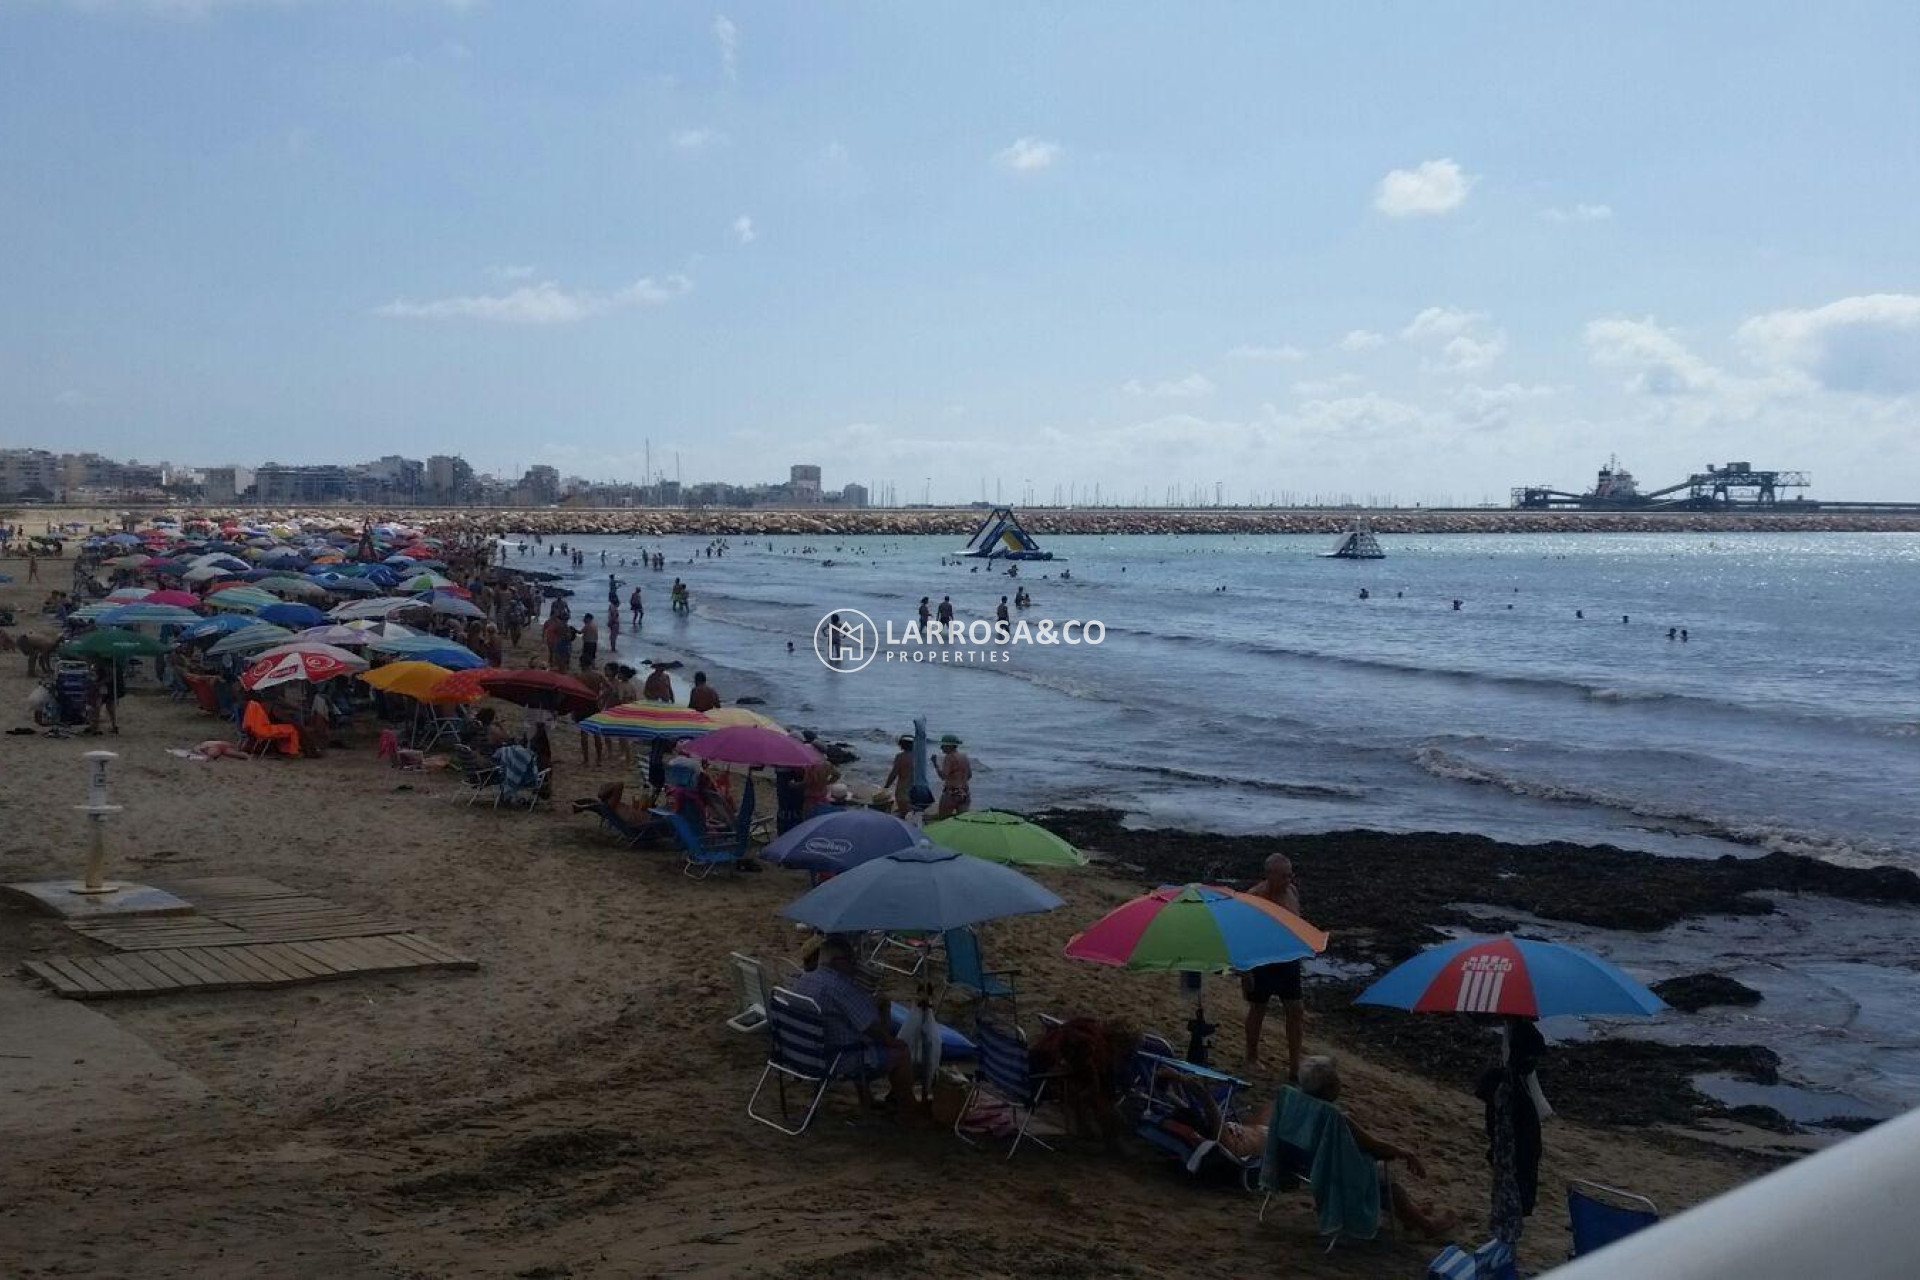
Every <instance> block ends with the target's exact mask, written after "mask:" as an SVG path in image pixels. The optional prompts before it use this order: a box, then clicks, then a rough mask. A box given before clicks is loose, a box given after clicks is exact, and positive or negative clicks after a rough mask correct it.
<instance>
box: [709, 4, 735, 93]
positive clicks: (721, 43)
mask: <svg viewBox="0 0 1920 1280" xmlns="http://www.w3.org/2000/svg"><path fill="white" fill-rule="evenodd" d="M713 43H714V45H715V47H717V48H718V49H719V50H720V73H721V74H722V75H724V76H726V78H727V79H729V80H738V79H739V78H740V66H739V62H738V58H739V53H740V28H739V27H737V26H735V25H734V21H733V19H732V18H729V17H728V16H727V15H726V14H724V13H719V14H715V15H714V18H713Z"/></svg>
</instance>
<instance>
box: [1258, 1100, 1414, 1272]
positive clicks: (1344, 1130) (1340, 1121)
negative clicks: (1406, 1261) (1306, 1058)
mask: <svg viewBox="0 0 1920 1280" xmlns="http://www.w3.org/2000/svg"><path fill="white" fill-rule="evenodd" d="M1289 1094H1292V1095H1295V1096H1296V1098H1298V1099H1300V1100H1304V1103H1305V1104H1306V1105H1309V1106H1312V1107H1318V1108H1325V1109H1327V1110H1330V1111H1333V1112H1334V1113H1335V1122H1334V1123H1330V1124H1327V1125H1325V1126H1324V1127H1323V1128H1321V1130H1320V1138H1319V1141H1318V1142H1317V1143H1316V1144H1315V1146H1314V1149H1313V1150H1306V1149H1304V1148H1301V1147H1296V1146H1294V1145H1292V1144H1291V1143H1286V1142H1280V1141H1277V1140H1276V1141H1275V1142H1273V1144H1272V1145H1274V1146H1276V1147H1278V1148H1279V1149H1280V1153H1281V1159H1280V1161H1279V1162H1278V1163H1277V1164H1276V1165H1274V1166H1272V1167H1269V1166H1268V1165H1267V1164H1266V1163H1265V1162H1262V1165H1261V1168H1260V1178H1259V1185H1260V1186H1261V1187H1262V1188H1264V1189H1265V1190H1266V1195H1265V1197H1264V1198H1262V1199H1261V1201H1260V1213H1259V1220H1260V1221H1261V1222H1265V1221H1266V1220H1267V1209H1268V1207H1269V1206H1270V1205H1272V1203H1273V1197H1274V1196H1275V1195H1276V1194H1278V1193H1280V1192H1282V1191H1287V1190H1292V1189H1294V1188H1296V1187H1300V1186H1305V1187H1307V1188H1308V1189H1309V1190H1311V1189H1312V1185H1313V1179H1312V1176H1311V1171H1312V1170H1313V1169H1314V1167H1315V1165H1316V1162H1317V1161H1319V1160H1320V1159H1321V1158H1322V1156H1323V1153H1325V1154H1328V1155H1338V1154H1340V1153H1337V1152H1332V1151H1330V1150H1329V1148H1328V1144H1330V1143H1338V1144H1342V1145H1343V1146H1344V1147H1346V1148H1348V1150H1347V1151H1346V1152H1345V1153H1344V1157H1345V1159H1347V1160H1350V1161H1355V1162H1357V1161H1361V1160H1366V1159H1368V1157H1367V1156H1366V1154H1365V1153H1364V1152H1362V1151H1361V1150H1360V1148H1359V1144H1358V1143H1357V1142H1355V1140H1354V1137H1353V1129H1352V1127H1351V1126H1350V1125H1348V1123H1347V1118H1346V1116H1345V1115H1343V1114H1340V1109H1339V1108H1338V1107H1336V1106H1334V1104H1333V1103H1331V1102H1325V1101H1323V1100H1321V1099H1319V1098H1314V1097H1312V1096H1310V1095H1308V1094H1305V1093H1302V1092H1301V1091H1300V1090H1299V1089H1298V1088H1297V1087H1296V1086H1294V1085H1282V1086H1281V1089H1280V1097H1279V1098H1278V1099H1277V1100H1276V1101H1275V1103H1274V1123H1275V1124H1278V1123H1280V1120H1281V1115H1282V1113H1283V1112H1284V1110H1285V1108H1286V1107H1287V1106H1288V1105H1289V1104H1288V1102H1287V1096H1288V1095H1289ZM1372 1163H1373V1165H1374V1168H1375V1170H1376V1172H1377V1174H1378V1176H1379V1181H1380V1204H1379V1210H1378V1214H1377V1216H1376V1217H1375V1218H1374V1219H1373V1220H1372V1221H1370V1222H1369V1223H1367V1224H1366V1229H1365V1230H1364V1231H1359V1232H1352V1233H1351V1234H1353V1235H1354V1236H1355V1238H1358V1239H1362V1240H1372V1239H1376V1238H1377V1237H1378V1236H1379V1234H1380V1226H1381V1225H1382V1224H1384V1225H1385V1226H1386V1228H1387V1232H1388V1234H1390V1235H1391V1234H1396V1233H1397V1232H1398V1230H1399V1221H1398V1219H1396V1218H1395V1217H1394V1215H1393V1166H1392V1165H1390V1164H1387V1163H1386V1162H1384V1161H1373V1162H1372ZM1324 1208H1325V1206H1323V1205H1322V1204H1321V1203H1320V1201H1319V1199H1318V1197H1317V1196H1316V1198H1315V1200H1314V1210H1315V1212H1316V1213H1318V1214H1319V1215H1320V1219H1321V1222H1320V1225H1319V1228H1318V1229H1319V1232H1320V1234H1321V1235H1322V1236H1324V1237H1326V1241H1327V1249H1326V1251H1327V1252H1328V1253H1332V1252H1333V1250H1334V1246H1336V1245H1338V1244H1339V1243H1340V1241H1341V1240H1342V1239H1344V1238H1346V1237H1347V1236H1348V1235H1349V1234H1350V1232H1349V1230H1348V1228H1349V1227H1350V1226H1351V1225H1352V1224H1351V1222H1350V1221H1349V1222H1348V1223H1347V1224H1346V1225H1345V1226H1342V1227H1339V1228H1330V1227H1327V1226H1326V1225H1325V1222H1326V1216H1327V1215H1326V1214H1325V1213H1324V1212H1323V1210H1324Z"/></svg>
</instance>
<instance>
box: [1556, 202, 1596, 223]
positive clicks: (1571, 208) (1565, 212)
mask: <svg viewBox="0 0 1920 1280" xmlns="http://www.w3.org/2000/svg"><path fill="white" fill-rule="evenodd" d="M1540 216H1541V217H1543V218H1545V219H1546V220H1547V221H1548V222H1605V221H1606V220H1607V219H1608V218H1611V217H1612V216H1613V206H1612V205H1609V204H1574V205H1568V206H1567V207H1565V208H1561V209H1547V210H1545V211H1544V212H1542V213H1541V215H1540Z"/></svg>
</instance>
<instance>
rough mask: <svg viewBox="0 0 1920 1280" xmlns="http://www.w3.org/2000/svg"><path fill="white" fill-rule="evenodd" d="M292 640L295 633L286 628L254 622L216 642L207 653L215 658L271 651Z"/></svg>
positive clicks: (269, 623)
mask: <svg viewBox="0 0 1920 1280" xmlns="http://www.w3.org/2000/svg"><path fill="white" fill-rule="evenodd" d="M291 639H293V632H291V631H289V630H287V629H286V628H285V627H276V626H274V625H273V624H272V623H271V622H254V623H251V624H250V625H248V626H245V627H242V628H241V629H240V630H238V631H236V632H234V633H233V634H232V635H230V636H228V637H227V638H226V639H224V640H218V641H215V642H214V644H213V647H212V648H210V649H208V650H207V652H208V653H209V654H211V655H213V656H214V657H219V656H220V655H222V654H228V653H253V652H256V651H257V650H260V649H271V648H272V647H273V646H274V645H276V644H279V643H280V642H281V641H283V640H291Z"/></svg>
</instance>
